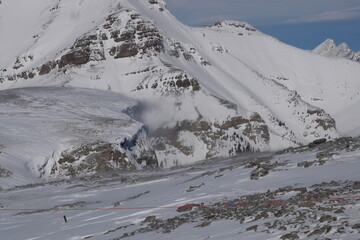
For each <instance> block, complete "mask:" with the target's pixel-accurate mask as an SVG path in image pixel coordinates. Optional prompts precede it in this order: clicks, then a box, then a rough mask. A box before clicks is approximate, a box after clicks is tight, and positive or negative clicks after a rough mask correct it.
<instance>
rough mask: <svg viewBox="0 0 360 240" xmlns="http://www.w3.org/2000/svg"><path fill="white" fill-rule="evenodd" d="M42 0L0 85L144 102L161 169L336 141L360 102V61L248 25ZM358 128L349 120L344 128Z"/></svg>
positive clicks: (148, 2) (140, 7) (151, 3)
mask: <svg viewBox="0 0 360 240" xmlns="http://www.w3.org/2000/svg"><path fill="white" fill-rule="evenodd" d="M19 1H21V0H15V1H14V2H17V3H19ZM37 1H39V2H38V3H39V4H36V5H29V6H28V7H29V8H30V9H31V8H34V9H33V11H30V12H31V13H29V15H24V19H23V21H30V22H31V21H32V22H33V23H34V25H33V27H32V28H30V27H29V28H28V29H27V31H26V34H27V33H29V34H28V36H30V35H31V36H32V37H31V38H29V39H28V38H26V39H28V41H27V42H26V41H25V40H24V41H22V40H21V38H19V39H17V41H18V42H19V44H20V45H21V48H17V50H16V51H15V50H14V49H11V48H9V49H8V50H7V52H6V55H7V58H6V59H7V60H6V61H5V60H4V61H2V62H1V65H0V68H1V71H0V82H1V84H0V88H1V89H8V88H17V87H29V86H64V87H82V88H95V89H101V90H108V91H112V92H118V93H121V94H123V95H124V96H126V97H128V98H131V99H136V101H137V102H138V104H137V106H136V107H135V108H133V110H132V116H131V117H132V118H133V119H136V120H137V121H139V122H142V123H143V124H144V125H146V126H147V127H148V128H149V136H148V138H149V139H150V142H151V143H152V146H151V148H152V149H154V152H155V158H156V159H157V161H158V163H159V165H161V166H167V167H170V166H174V165H177V164H184V163H192V162H194V161H197V160H202V159H206V158H214V157H220V156H228V155H234V154H236V153H240V152H244V151H265V150H275V149H279V148H284V147H289V146H296V145H301V144H306V143H308V142H310V141H313V140H314V139H316V138H322V137H325V138H335V137H338V136H339V133H338V131H337V129H336V116H338V114H340V113H341V111H342V110H343V109H344V106H352V104H355V103H356V102H357V101H359V100H360V96H359V92H360V82H359V81H357V78H356V76H359V75H360V67H359V66H358V64H355V63H348V62H344V61H331V60H330V59H326V58H323V57H319V56H317V55H315V54H312V53H308V52H305V51H302V50H299V49H296V48H293V47H290V46H287V45H285V44H283V43H281V42H279V41H278V40H276V39H273V38H271V37H269V36H266V35H264V34H263V33H261V32H259V31H258V30H256V29H255V28H253V27H252V26H251V25H249V24H247V23H242V22H236V21H223V22H218V23H216V24H214V25H213V26H205V27H202V28H190V27H187V26H184V25H183V24H181V23H180V22H178V21H177V20H176V19H175V18H174V17H173V16H172V15H171V14H170V12H169V11H168V10H167V9H166V4H165V3H164V2H163V1H160V0H131V1H130V0H104V1H97V0H88V1H83V0H75V1H74V0H71V1H70V0H62V1H52V2H51V3H49V2H48V1H45V0H37ZM14 9H16V8H15V4H14V5H13V3H11V2H10V1H4V3H3V4H2V11H6V12H11V11H15V10H14ZM36 14H40V16H41V17H40V18H36V16H35V15H36ZM8 15H9V16H7V15H6V16H5V17H3V20H2V22H1V24H2V25H1V27H5V25H6V24H5V23H8V24H10V22H11V19H12V16H13V15H11V14H8ZM30 15H31V16H30ZM34 19H36V21H35V20H34ZM37 21H38V22H37ZM10 25H11V24H10ZM10 25H6V29H7V30H6V31H9V34H10V33H11V34H15V33H12V32H11V31H15V30H14V29H13V28H12V27H9V26H10ZM16 27H17V28H20V29H21V26H16ZM17 31H18V30H17ZM16 34H19V36H20V35H21V34H20V33H18V32H16ZM24 34H25V33H24ZM24 36H25V35H24ZM1 41H2V42H4V44H5V46H10V45H11V44H10V42H9V41H10V40H9V38H7V37H2V39H1ZM2 42H1V43H2ZM0 45H2V44H0ZM20 45H19V46H20ZM3 48H4V49H3V50H4V51H5V47H3ZM19 49H22V50H21V51H20V50H19ZM18 50H19V51H18ZM340 80H341V81H340ZM349 112H350V111H349ZM334 116H335V119H334V118H333V117H334ZM356 124H357V123H354V122H353V121H350V120H349V119H344V120H343V121H342V125H341V126H340V130H341V127H342V126H351V127H349V129H354V128H356V127H359V126H357V125H356ZM338 127H339V126H338Z"/></svg>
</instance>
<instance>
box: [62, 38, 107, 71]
mask: <svg viewBox="0 0 360 240" xmlns="http://www.w3.org/2000/svg"><path fill="white" fill-rule="evenodd" d="M99 39H100V37H99V36H98V35H96V34H94V35H85V36H83V37H80V38H79V39H77V40H76V42H75V44H74V45H73V46H72V47H71V48H70V52H68V53H66V54H65V55H63V56H62V57H61V58H60V60H59V68H63V67H65V66H67V65H70V66H71V65H72V66H79V65H83V64H86V63H88V62H89V61H103V60H105V55H104V49H103V47H102V46H103V43H102V40H99Z"/></svg>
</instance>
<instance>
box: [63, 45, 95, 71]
mask: <svg viewBox="0 0 360 240" xmlns="http://www.w3.org/2000/svg"><path fill="white" fill-rule="evenodd" d="M89 61H90V51H89V49H83V50H78V51H73V52H70V53H68V54H65V55H64V56H62V57H61V59H60V62H59V68H63V67H65V66H66V65H75V66H78V65H82V64H85V63H88V62H89Z"/></svg>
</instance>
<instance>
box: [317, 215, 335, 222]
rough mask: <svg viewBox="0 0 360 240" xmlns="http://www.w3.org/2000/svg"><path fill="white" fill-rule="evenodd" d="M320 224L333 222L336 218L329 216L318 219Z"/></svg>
mask: <svg viewBox="0 0 360 240" xmlns="http://www.w3.org/2000/svg"><path fill="white" fill-rule="evenodd" d="M319 221H320V222H333V221H336V217H333V216H330V215H324V216H321V217H320V220H319Z"/></svg>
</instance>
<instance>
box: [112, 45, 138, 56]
mask: <svg viewBox="0 0 360 240" xmlns="http://www.w3.org/2000/svg"><path fill="white" fill-rule="evenodd" d="M138 52H139V50H138V48H137V45H136V44H135V43H124V44H123V45H121V46H120V47H119V46H118V47H113V48H111V50H110V55H112V56H114V58H115V59H117V58H126V57H132V56H136V55H137V54H138Z"/></svg>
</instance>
